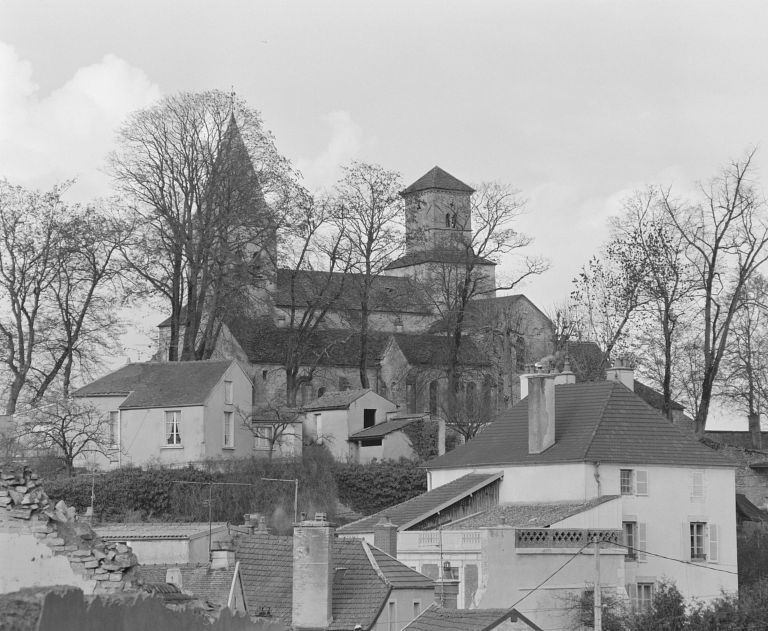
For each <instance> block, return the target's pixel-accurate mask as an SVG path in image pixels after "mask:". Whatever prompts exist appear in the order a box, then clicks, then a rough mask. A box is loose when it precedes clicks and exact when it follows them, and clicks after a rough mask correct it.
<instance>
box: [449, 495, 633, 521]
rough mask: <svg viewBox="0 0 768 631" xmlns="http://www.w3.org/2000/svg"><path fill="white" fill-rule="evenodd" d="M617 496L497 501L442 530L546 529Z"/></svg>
mask: <svg viewBox="0 0 768 631" xmlns="http://www.w3.org/2000/svg"><path fill="white" fill-rule="evenodd" d="M618 497H619V496H618V495H603V496H602V497H597V498H595V499H592V500H589V501H586V502H534V503H528V504H522V503H520V504H499V505H498V506H494V507H493V508H491V509H489V510H487V511H483V512H482V513H477V514H476V515H470V516H468V517H464V518H463V519H457V520H456V521H453V522H451V523H450V524H447V525H446V526H443V529H444V530H474V529H476V528H483V527H486V526H501V525H504V526H510V527H514V528H549V526H551V525H552V524H556V523H557V522H559V521H562V520H563V519H567V518H568V517H572V516H573V515H578V514H579V513H583V512H584V511H588V510H590V509H592V508H594V507H595V506H599V505H600V504H604V503H605V502H610V501H612V500H615V499H617V498H618Z"/></svg>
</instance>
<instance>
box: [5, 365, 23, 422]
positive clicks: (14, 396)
mask: <svg viewBox="0 0 768 631" xmlns="http://www.w3.org/2000/svg"><path fill="white" fill-rule="evenodd" d="M22 388H24V379H23V378H22V377H21V375H16V376H15V377H14V378H13V381H12V382H11V385H10V386H9V388H8V400H7V402H6V404H5V413H6V414H8V415H12V414H15V413H16V406H17V405H18V402H19V396H21V390H22Z"/></svg>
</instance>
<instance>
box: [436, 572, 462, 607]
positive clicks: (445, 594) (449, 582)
mask: <svg viewBox="0 0 768 631" xmlns="http://www.w3.org/2000/svg"><path fill="white" fill-rule="evenodd" d="M435 603H437V605H438V606H439V607H443V608H444V609H457V608H458V606H459V581H458V579H452V578H439V579H437V580H436V581H435Z"/></svg>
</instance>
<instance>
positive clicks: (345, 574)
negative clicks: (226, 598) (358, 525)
mask: <svg viewBox="0 0 768 631" xmlns="http://www.w3.org/2000/svg"><path fill="white" fill-rule="evenodd" d="M364 545H366V544H364V542H363V541H361V540H360V539H336V540H335V541H334V549H333V564H334V566H335V567H334V569H335V570H336V572H335V574H334V579H333V622H332V623H331V625H330V626H329V627H328V629H330V630H332V631H352V630H353V629H354V627H355V625H356V624H360V625H362V626H363V629H369V628H370V627H371V625H373V623H374V621H375V620H376V617H377V616H378V614H379V612H380V611H381V609H382V607H383V606H384V603H385V601H386V599H387V597H388V596H389V593H390V585H391V586H392V587H395V588H408V589H421V588H423V589H425V590H430V593H431V590H432V581H431V580H430V579H429V578H427V577H425V576H422V575H421V574H419V573H418V572H416V571H415V570H411V569H410V568H408V567H406V566H404V565H403V564H402V563H400V562H399V561H397V560H396V559H393V558H391V557H388V556H387V555H386V554H384V553H383V552H381V551H380V550H378V549H376V548H373V547H369V549H370V551H371V553H372V555H373V557H374V559H375V561H376V564H377V566H378V568H379V570H380V571H381V573H382V574H383V576H384V577H385V578H386V581H384V580H382V578H381V577H380V576H379V574H378V572H377V571H376V569H375V568H374V567H373V566H372V565H371V561H370V559H369V558H368V554H367V553H366V550H365V547H364ZM237 559H238V560H239V561H240V574H241V577H242V579H243V583H244V587H245V592H246V598H247V600H248V608H249V610H250V611H258V610H259V609H260V608H261V607H267V608H269V609H270V610H271V612H272V614H273V615H275V616H276V617H279V618H281V619H282V620H283V621H284V622H286V623H287V624H291V612H292V607H293V593H292V592H293V538H292V537H278V536H275V535H269V534H265V533H257V534H254V535H247V536H244V537H240V538H239V539H238V542H237Z"/></svg>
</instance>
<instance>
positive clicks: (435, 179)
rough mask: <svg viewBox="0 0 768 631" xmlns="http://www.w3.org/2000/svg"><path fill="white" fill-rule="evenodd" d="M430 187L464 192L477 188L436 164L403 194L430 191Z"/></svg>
mask: <svg viewBox="0 0 768 631" xmlns="http://www.w3.org/2000/svg"><path fill="white" fill-rule="evenodd" d="M430 189H440V190H443V191H461V192H463V193H474V192H475V189H473V188H472V187H470V186H467V185H466V184H464V182H462V181H461V180H459V179H458V178H456V177H454V176H453V175H451V174H450V173H448V172H447V171H444V170H443V169H441V168H440V167H438V166H434V167H432V168H431V169H430V170H429V171H427V172H426V173H425V174H424V175H422V176H421V177H420V178H419V179H418V180H416V181H415V182H414V183H413V184H411V185H410V186H408V187H407V188H406V189H405V190H404V191H403V192H402V193H401V195H407V194H408V193H416V192H418V191H428V190H430Z"/></svg>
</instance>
